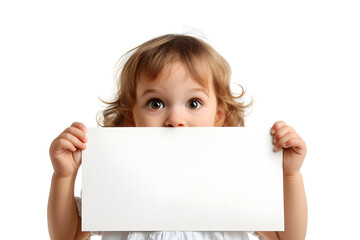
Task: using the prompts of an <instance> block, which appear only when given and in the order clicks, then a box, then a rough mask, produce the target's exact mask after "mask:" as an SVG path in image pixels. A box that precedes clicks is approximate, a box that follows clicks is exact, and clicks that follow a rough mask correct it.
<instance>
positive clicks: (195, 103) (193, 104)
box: [186, 98, 203, 110]
mask: <svg viewBox="0 0 360 240" xmlns="http://www.w3.org/2000/svg"><path fill="white" fill-rule="evenodd" d="M202 105H203V103H202V102H201V101H200V99H197V98H193V99H190V100H189V101H188V102H187V103H186V107H187V108H190V109H192V110H195V109H198V108H199V107H201V106H202Z"/></svg>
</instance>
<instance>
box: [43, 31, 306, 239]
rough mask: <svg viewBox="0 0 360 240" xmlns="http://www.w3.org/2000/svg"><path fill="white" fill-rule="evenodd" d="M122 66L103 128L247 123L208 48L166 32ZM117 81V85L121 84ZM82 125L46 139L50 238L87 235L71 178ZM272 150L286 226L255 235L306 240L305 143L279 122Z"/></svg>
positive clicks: (153, 235)
mask: <svg viewBox="0 0 360 240" xmlns="http://www.w3.org/2000/svg"><path fill="white" fill-rule="evenodd" d="M125 56H126V58H125V59H126V61H125V63H123V64H122V65H120V67H119V69H118V70H119V73H120V76H119V78H118V80H119V87H118V89H117V95H116V97H115V99H114V101H112V102H105V103H106V104H108V107H107V108H106V109H105V110H104V111H103V112H102V124H101V123H99V124H100V125H102V126H103V127H213V126H219V127H220V126H234V127H235V126H244V115H245V114H244V113H245V110H246V108H247V107H248V105H245V104H243V103H240V102H237V101H235V100H236V99H237V98H241V97H242V96H243V95H244V90H243V91H242V94H241V95H240V96H238V97H236V96H233V95H232V93H231V91H230V67H229V65H228V63H227V62H226V60H225V59H224V58H223V57H221V56H220V55H219V54H218V53H217V52H216V51H215V50H214V49H213V48H212V47H211V46H210V45H208V44H207V43H205V42H204V41H202V40H200V39H197V38H194V37H191V36H186V35H177V34H172V35H165V36H161V37H158V38H155V39H152V40H150V41H148V42H145V43H143V44H142V45H140V46H138V47H137V48H135V49H133V50H131V51H129V52H128V53H127V54H126V55H125ZM120 86H121V89H120ZM86 131H87V130H86V127H85V125H84V124H82V123H79V122H75V123H73V124H72V125H71V127H69V128H67V129H65V130H64V131H63V132H62V133H61V134H60V135H59V136H58V137H57V138H56V139H55V140H54V141H53V142H52V144H51V146H50V158H51V161H52V165H53V168H54V174H53V178H52V182H51V189H50V196H49V203H48V228H49V233H50V236H51V239H86V238H88V237H89V236H90V233H89V232H82V231H81V207H80V205H81V199H80V198H76V199H75V197H74V183H75V178H76V175H77V171H78V169H79V166H80V164H81V151H82V150H85V149H86V142H87V138H86ZM271 134H272V135H273V143H274V145H275V147H274V150H275V151H280V150H281V149H283V161H284V163H283V167H284V201H285V231H283V232H255V233H254V234H255V235H257V236H258V237H259V238H260V239H291V240H296V239H304V238H305V233H306V227H307V205H306V198H305V192H304V186H303V181H302V176H301V174H300V167H301V165H302V162H303V160H304V158H305V154H306V145H305V142H304V141H303V140H302V139H301V138H300V137H299V135H298V134H297V133H296V132H295V131H294V129H293V128H291V127H290V126H288V125H286V124H285V123H284V122H282V121H279V122H276V123H275V124H274V125H273V126H272V129H271ZM102 239H132V240H143V239H144V240H145V239H154V240H160V239H199V240H202V239H204V240H205V239H211V240H215V239H225V240H226V239H231V240H235V239H237V240H240V239H248V235H247V233H246V232H104V233H102Z"/></svg>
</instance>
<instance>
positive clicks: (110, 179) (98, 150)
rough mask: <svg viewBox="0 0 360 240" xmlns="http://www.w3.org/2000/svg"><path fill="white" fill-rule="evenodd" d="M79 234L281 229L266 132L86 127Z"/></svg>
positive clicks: (276, 167)
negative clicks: (86, 141) (86, 138)
mask: <svg viewBox="0 0 360 240" xmlns="http://www.w3.org/2000/svg"><path fill="white" fill-rule="evenodd" d="M87 135H88V140H89V141H88V143H87V149H86V150H85V151H83V152H82V165H83V166H82V168H83V169H82V171H83V178H82V230H83V231H255V230H256V231H282V230H283V229H284V204H283V171H282V151H280V152H277V153H275V152H274V151H273V144H272V136H271V135H270V128H248V127H212V128H190V127H189V128H126V127H125V128H121V127H119V128H89V129H88V133H87Z"/></svg>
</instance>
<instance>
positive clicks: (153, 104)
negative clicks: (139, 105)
mask: <svg viewBox="0 0 360 240" xmlns="http://www.w3.org/2000/svg"><path fill="white" fill-rule="evenodd" d="M146 105H147V106H148V107H149V108H151V109H155V110H158V109H160V108H163V107H164V104H163V102H162V101H161V100H160V99H157V98H155V99H151V100H149V101H148V102H147V103H146Z"/></svg>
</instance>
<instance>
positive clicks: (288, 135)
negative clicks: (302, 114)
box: [274, 131, 299, 151]
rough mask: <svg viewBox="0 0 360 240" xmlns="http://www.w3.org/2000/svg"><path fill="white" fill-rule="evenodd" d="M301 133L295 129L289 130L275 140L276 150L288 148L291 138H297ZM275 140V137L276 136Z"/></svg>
mask: <svg viewBox="0 0 360 240" xmlns="http://www.w3.org/2000/svg"><path fill="white" fill-rule="evenodd" d="M297 137H299V135H298V134H297V133H296V132H294V131H287V132H286V133H285V134H284V135H283V136H282V137H281V138H279V140H277V141H275V142H274V143H275V148H274V149H275V151H280V150H281V149H282V148H287V147H289V146H287V142H288V141H289V140H290V139H293V138H297ZM274 140H275V137H274Z"/></svg>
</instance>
